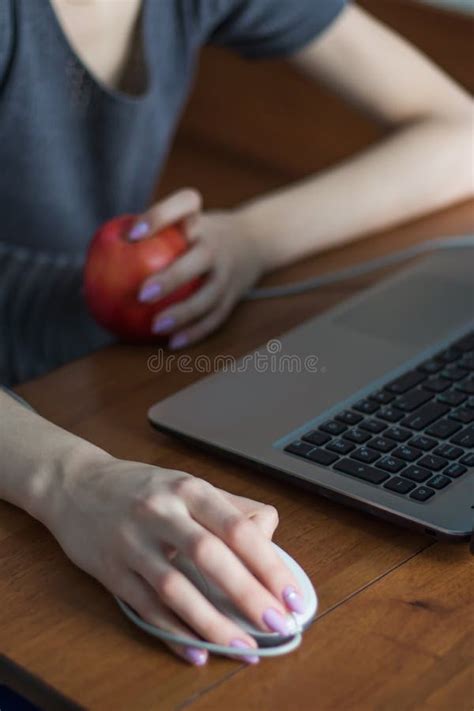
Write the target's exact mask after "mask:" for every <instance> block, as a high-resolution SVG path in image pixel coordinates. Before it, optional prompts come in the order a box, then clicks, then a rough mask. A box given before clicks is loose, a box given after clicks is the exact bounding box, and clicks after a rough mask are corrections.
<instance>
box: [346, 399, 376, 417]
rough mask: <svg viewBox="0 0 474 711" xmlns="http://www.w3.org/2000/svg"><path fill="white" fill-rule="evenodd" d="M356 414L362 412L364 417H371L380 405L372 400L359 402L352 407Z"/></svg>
mask: <svg viewBox="0 0 474 711" xmlns="http://www.w3.org/2000/svg"><path fill="white" fill-rule="evenodd" d="M352 407H353V408H354V410H357V412H363V413H364V415H372V413H374V412H377V410H378V409H379V407H380V405H379V404H378V403H376V402H374V401H373V400H368V399H367V400H359V402H356V404H355V405H353V406H352Z"/></svg>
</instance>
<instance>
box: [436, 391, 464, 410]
mask: <svg viewBox="0 0 474 711" xmlns="http://www.w3.org/2000/svg"><path fill="white" fill-rule="evenodd" d="M438 400H439V402H444V403H445V404H446V405H453V406H456V405H461V403H463V402H464V401H465V400H467V395H466V393H462V392H461V391H460V390H448V391H447V392H445V393H442V394H441V395H438Z"/></svg>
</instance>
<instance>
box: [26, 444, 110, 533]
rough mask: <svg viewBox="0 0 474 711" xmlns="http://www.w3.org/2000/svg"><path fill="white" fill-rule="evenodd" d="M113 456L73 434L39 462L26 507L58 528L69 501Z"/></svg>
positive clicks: (29, 482) (46, 524) (29, 489)
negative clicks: (74, 436)
mask: <svg viewBox="0 0 474 711" xmlns="http://www.w3.org/2000/svg"><path fill="white" fill-rule="evenodd" d="M112 459H113V457H112V456H111V455H110V454H108V453H107V452H105V451H104V450H102V449H100V448H99V447H95V446H94V445H92V444H90V442H87V441H86V440H82V439H80V438H72V437H71V440H70V441H68V442H67V443H64V445H63V446H62V447H61V448H60V450H59V451H57V452H56V453H55V455H54V456H53V457H52V458H51V457H50V455H48V457H47V460H46V461H45V462H44V463H41V462H40V463H39V466H38V467H37V469H36V470H35V473H34V475H33V476H32V477H31V478H30V479H29V481H28V484H27V492H26V497H25V498H26V506H25V504H24V503H23V504H22V506H23V508H26V510H27V511H28V512H29V513H30V514H31V515H32V516H34V517H35V518H37V519H38V520H39V521H41V523H43V524H44V525H45V526H46V527H47V528H48V529H50V530H51V531H53V532H54V530H55V529H56V527H57V525H58V523H59V521H60V520H62V519H63V518H64V511H65V510H67V501H68V500H70V499H71V498H72V496H73V492H74V490H75V489H76V488H77V487H78V486H81V485H82V482H85V481H86V479H87V477H88V476H90V474H91V472H93V471H94V470H96V469H97V468H98V467H99V466H100V465H101V464H103V463H104V462H106V461H109V460H112Z"/></svg>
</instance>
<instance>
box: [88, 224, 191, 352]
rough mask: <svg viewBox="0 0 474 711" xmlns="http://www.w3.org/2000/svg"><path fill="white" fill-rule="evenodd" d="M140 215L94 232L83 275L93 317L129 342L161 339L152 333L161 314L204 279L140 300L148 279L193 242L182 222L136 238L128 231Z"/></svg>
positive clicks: (183, 297)
mask: <svg viewBox="0 0 474 711" xmlns="http://www.w3.org/2000/svg"><path fill="white" fill-rule="evenodd" d="M135 219H136V218H135V216H133V215H123V216H121V217H117V218H115V219H113V220H110V221H109V222H107V223H106V224H105V225H103V226H102V227H101V228H100V229H99V230H98V231H97V232H96V234H95V235H94V237H93V239H92V242H91V245H90V248H89V252H88V255H87V261H86V268H85V274H84V286H85V296H86V301H87V304H88V307H89V310H90V311H91V313H92V315H93V316H94V318H95V319H96V321H97V322H98V323H100V324H101V325H102V326H104V327H105V328H106V329H108V330H109V331H111V332H112V333H114V334H116V335H117V336H119V337H120V338H122V339H123V340H126V341H131V342H147V341H148V342H149V341H152V340H157V336H156V335H154V334H153V332H152V324H153V320H154V318H155V317H156V314H157V313H159V312H160V311H161V310H163V309H165V308H166V307H167V306H170V305H171V304H173V303H175V302H177V301H180V300H182V299H186V298H187V297H188V296H190V295H191V294H193V293H194V292H195V291H196V289H198V288H199V286H200V285H201V283H202V280H201V279H193V280H192V281H191V282H190V283H188V284H184V285H182V286H181V287H180V288H178V289H177V290H176V291H175V292H173V293H172V294H169V295H168V296H165V297H164V298H162V299H158V300H157V301H154V302H145V303H143V302H140V301H139V294H140V289H141V287H142V284H143V282H144V281H145V280H146V279H147V278H149V277H150V276H151V275H153V274H156V273H157V272H160V271H161V270H163V269H164V268H165V267H167V266H168V265H169V264H171V263H172V262H173V261H174V260H175V259H176V258H177V257H179V256H180V255H182V254H184V253H185V252H186V250H187V249H188V246H189V245H188V242H187V240H186V237H185V236H184V234H183V231H182V230H181V229H180V228H179V227H178V226H170V227H166V228H165V229H164V230H162V231H161V232H158V233H157V234H154V235H152V236H151V237H149V238H148V239H144V240H141V241H140V242H137V243H135V242H132V241H131V240H130V239H129V231H130V228H131V227H132V225H133V224H134V222H135Z"/></svg>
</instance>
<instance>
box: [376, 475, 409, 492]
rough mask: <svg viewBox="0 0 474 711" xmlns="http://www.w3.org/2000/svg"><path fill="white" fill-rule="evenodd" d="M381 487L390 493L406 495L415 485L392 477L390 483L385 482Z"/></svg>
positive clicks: (397, 477)
mask: <svg viewBox="0 0 474 711" xmlns="http://www.w3.org/2000/svg"><path fill="white" fill-rule="evenodd" d="M383 486H384V489H390V491H395V492H396V493H397V494H408V492H409V491H412V490H413V489H414V488H415V486H416V485H415V484H413V482H411V481H407V480H406V479H401V478H400V477H399V476H393V477H392V478H391V479H390V481H387V483H386V484H384V485H383Z"/></svg>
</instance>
